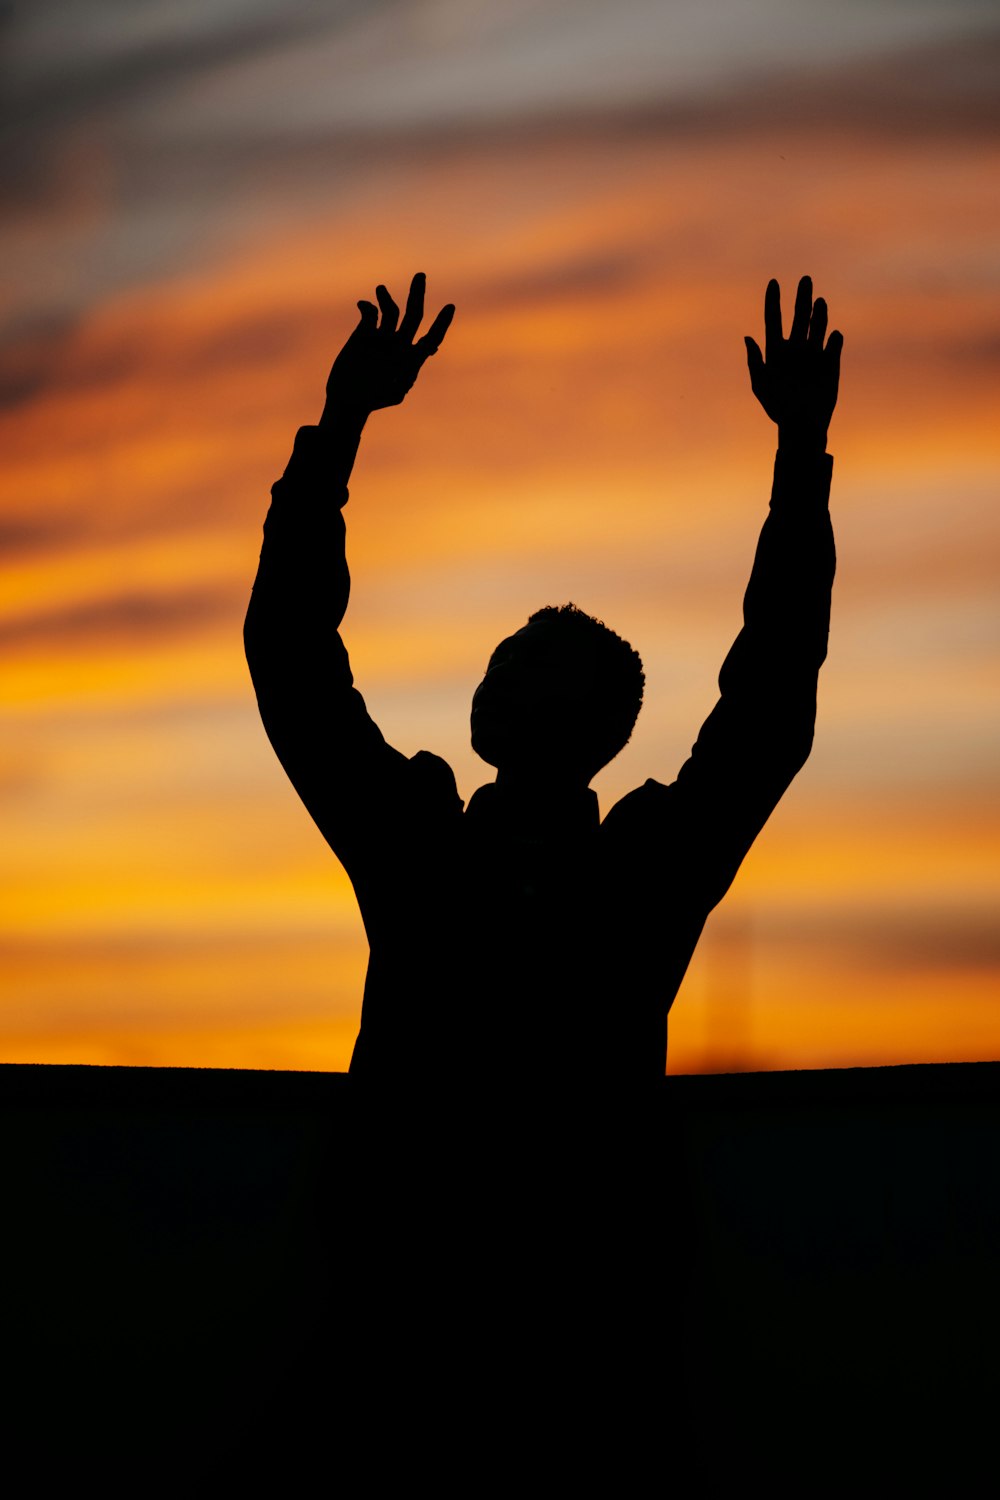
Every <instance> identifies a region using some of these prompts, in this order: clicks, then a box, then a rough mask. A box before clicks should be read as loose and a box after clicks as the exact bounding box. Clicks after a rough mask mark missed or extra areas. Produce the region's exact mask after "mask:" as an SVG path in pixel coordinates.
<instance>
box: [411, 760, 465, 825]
mask: <svg viewBox="0 0 1000 1500" xmlns="http://www.w3.org/2000/svg"><path fill="white" fill-rule="evenodd" d="M406 775H407V779H408V780H409V782H410V784H411V786H413V787H414V788H417V789H419V791H420V793H421V794H422V795H423V796H425V797H427V798H428V799H430V800H433V801H435V802H440V803H441V804H442V805H444V806H445V807H447V808H449V810H450V809H452V808H454V809H456V810H457V811H458V812H461V810H462V808H463V806H464V803H463V802H462V799H461V797H460V796H459V795H458V783H457V782H456V780H455V773H454V771H453V770H452V768H451V766H450V765H449V764H448V762H447V761H446V760H445V759H444V758H443V756H440V755H433V754H432V753H431V751H430V750H418V751H417V753H416V755H411V756H410V758H409V760H408V761H407V762H406Z"/></svg>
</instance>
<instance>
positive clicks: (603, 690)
mask: <svg viewBox="0 0 1000 1500" xmlns="http://www.w3.org/2000/svg"><path fill="white" fill-rule="evenodd" d="M538 620H542V621H544V622H545V623H546V624H553V625H556V626H558V628H559V629H560V630H562V631H565V635H566V640H567V644H569V643H570V642H572V644H573V647H574V648H575V649H577V650H578V651H580V653H581V654H582V655H584V656H586V657H587V658H588V661H589V664H590V670H591V672H592V674H593V675H592V682H593V687H594V707H595V714H594V726H593V728H594V737H593V741H592V744H591V747H590V748H591V752H592V756H593V759H594V761H595V762H596V769H597V770H599V769H600V768H601V767H602V766H606V765H607V763H608V761H610V760H613V759H614V758H615V756H616V755H617V754H618V752H619V750H622V749H624V747H625V746H626V745H627V744H628V742H629V739H630V738H631V736H632V730H633V729H634V728H635V721H636V719H637V718H638V717H639V710H640V708H641V707H642V693H643V688H644V687H645V683H646V677H645V674H644V672H643V670H642V658H641V657H640V655H639V653H638V651H636V650H634V649H633V647H632V646H630V645H629V643H628V641H625V640H622V638H621V636H620V635H616V634H615V632H614V631H613V630H611V629H610V628H609V626H607V625H605V623H604V621H603V620H599V619H598V618H597V617H596V615H588V614H586V613H585V611H584V610H582V609H580V608H578V606H577V605H575V604H572V603H571V604H548V605H546V606H545V608H544V609H536V610H535V613H534V614H533V615H529V617H528V624H529V625H533V624H534V623H535V622H536V621H538Z"/></svg>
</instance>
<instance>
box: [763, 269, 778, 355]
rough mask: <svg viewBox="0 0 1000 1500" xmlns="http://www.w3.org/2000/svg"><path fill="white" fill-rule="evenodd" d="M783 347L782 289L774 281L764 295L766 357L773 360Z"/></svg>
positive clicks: (768, 284) (769, 284) (770, 282)
mask: <svg viewBox="0 0 1000 1500" xmlns="http://www.w3.org/2000/svg"><path fill="white" fill-rule="evenodd" d="M780 347H781V288H780V287H779V285H778V283H777V282H776V281H774V280H773V279H772V280H771V281H769V282H768V283H767V291H766V292H765V293H764V355H765V358H767V359H773V358H774V357H775V355H776V353H777V351H778V349H779V348H780Z"/></svg>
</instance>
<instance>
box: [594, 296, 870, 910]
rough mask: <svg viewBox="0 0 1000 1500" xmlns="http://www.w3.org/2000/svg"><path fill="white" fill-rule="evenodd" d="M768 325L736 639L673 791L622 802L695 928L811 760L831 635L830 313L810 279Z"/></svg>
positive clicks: (774, 310)
mask: <svg viewBox="0 0 1000 1500" xmlns="http://www.w3.org/2000/svg"><path fill="white" fill-rule="evenodd" d="M764 327H765V335H766V337H765V352H764V353H762V352H761V350H760V347H759V346H758V344H757V343H756V342H755V340H753V339H752V338H747V339H746V346H747V361H748V364H749V368H750V383H751V387H752V390H753V393H754V395H755V396H756V397H757V399H758V401H759V402H760V403H761V405H762V406H763V408H764V410H765V411H766V412H767V414H768V416H769V417H770V418H771V419H772V421H774V422H776V423H777V426H778V451H777V454H776V457H775V465H774V483H773V487H772V491H771V506H770V512H769V514H768V517H767V519H766V520H765V522H764V526H763V529H762V531H761V534H760V540H759V542H758V545H757V553H756V557H755V559H754V565H753V570H752V572H751V575H750V582H749V584H748V586H747V591H746V595H745V598H744V606H743V616H744V624H743V629H742V630H741V631H740V633H739V635H738V636H737V638H736V641H735V642H734V644H733V646H732V649H731V650H730V652H729V654H728V656H727V657H726V660H725V662H724V663H723V666H722V670H721V672H720V674H719V690H720V696H719V700H718V702H717V703H716V705H715V708H714V709H713V710H712V712H711V713H710V714H709V716H708V718H707V719H706V721H705V723H704V725H703V726H702V729H701V732H700V734H699V735H698V740H697V742H696V744H695V746H694V748H693V750H692V752H691V756H690V758H689V759H688V760H687V761H686V762H685V764H684V765H683V767H682V768H681V770H680V773H679V775H678V777H677V780H676V781H675V782H674V783H673V785H672V786H669V787H667V786H659V785H658V784H657V783H655V782H654V783H649V782H647V784H646V787H644V788H640V790H639V792H638V793H633V794H632V796H633V797H635V798H636V799H639V798H640V797H644V798H645V801H644V804H642V806H643V808H644V810H645V812H646V814H647V815H648V814H649V813H651V812H652V813H653V814H654V823H655V824H656V825H657V826H658V828H659V832H660V835H661V836H662V837H663V838H665V839H667V840H668V841H669V844H670V846H671V850H672V852H673V853H674V855H675V856H676V859H677V861H678V867H677V869H676V872H675V874H676V878H677V880H678V891H677V897H678V899H679V900H681V901H682V902H684V901H687V902H690V904H691V908H692V912H694V911H696V910H697V912H698V913H700V915H701V918H702V919H703V917H704V915H705V913H707V911H708V910H710V909H711V907H712V906H714V905H715V904H716V903H717V902H718V901H719V900H721V898H722V897H723V896H724V895H725V893H726V891H727V890H728V888H729V886H730V884H731V882H732V880H733V877H734V875H735V874H736V871H737V870H738V869H739V866H740V863H741V862H742V860H743V858H744V856H745V855H746V853H747V851H748V849H749V848H750V845H751V844H752V843H753V841H754V839H755V838H756V836H757V834H758V833H759V831H760V829H761V828H762V827H763V825H764V823H765V822H766V821H767V819H768V817H769V816H770V814H771V812H772V811H773V810H774V807H775V805H776V804H777V802H778V800H779V798H780V797H781V795H782V793H783V792H784V791H785V789H786V788H787V786H788V784H789V782H790V781H791V780H792V778H793V777H794V776H795V774H796V772H797V771H798V770H799V769H800V768H801V767H802V765H803V764H804V762H805V760H806V758H807V756H808V754H809V751H810V749H811V747H812V739H813V730H814V726H815V719H816V682H817V676H818V673H819V668H820V666H821V665H822V663H823V660H824V658H825V657H826V649H827V636H828V632H829V625H830V590H831V586H832V583H833V574H834V566H835V555H834V546H833V532H832V529H831V526H830V514H829V509H828V502H829V494H830V476H831V473H832V468H833V460H832V458H831V457H830V456H829V455H828V454H827V451H826V442H827V429H828V427H829V423H830V418H831V417H832V415H833V409H834V406H835V405H836V400H837V389H838V382H839V374H840V353H841V348H842V346H843V339H842V337H841V335H840V334H839V333H837V332H834V333H831V334H830V337H829V339H828V340H827V339H826V329H827V308H826V303H825V302H824V301H823V300H822V298H818V299H817V300H816V303H815V305H814V304H813V300H812V282H811V281H810V279H809V277H807V276H804V277H803V278H802V280H801V281H800V282H799V286H798V292H797V295H796V299H795V312H794V316H793V319H792V326H791V329H790V331H789V336H788V338H787V339H785V338H783V336H782V328H781V303H780V292H779V288H778V283H777V282H776V281H772V282H770V283H769V285H768V288H767V292H766V294H765V300H764ZM824 341H826V342H825V343H824ZM629 801H630V799H629V798H625V799H624V802H623V803H622V804H619V806H622V807H623V808H624V807H625V805H626V804H628V802H629ZM657 804H659V806H658V812H659V816H656V813H655V811H654V809H655V808H656V805H657ZM639 811H640V804H639V803H638V800H637V805H636V812H637V813H639Z"/></svg>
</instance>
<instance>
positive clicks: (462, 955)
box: [245, 275, 843, 1084]
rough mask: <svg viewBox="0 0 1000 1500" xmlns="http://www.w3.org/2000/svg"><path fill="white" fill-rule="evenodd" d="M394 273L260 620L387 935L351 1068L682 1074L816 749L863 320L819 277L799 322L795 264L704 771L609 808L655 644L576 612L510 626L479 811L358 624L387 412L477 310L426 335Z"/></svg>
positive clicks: (288, 728)
mask: <svg viewBox="0 0 1000 1500" xmlns="http://www.w3.org/2000/svg"><path fill="white" fill-rule="evenodd" d="M424 291H425V281H424V277H423V275H417V276H415V277H414V278H413V282H412V285H411V287H410V292H409V296H408V298H407V302H406V307H405V310H404V312H403V316H402V319H400V317H399V309H398V307H397V306H396V304H395V303H394V302H393V300H392V298H391V297H390V295H389V293H388V291H387V290H386V288H385V287H384V286H379V287H378V288H377V292H376V295H377V298H378V306H377V307H376V306H375V304H373V303H371V302H364V301H363V302H359V304H358V307H359V309H360V314H361V317H360V322H359V323H358V326H357V327H356V328H355V330H354V332H353V333H352V334H351V336H350V338H349V339H348V340H347V343H346V344H345V345H344V348H343V349H342V350H341V352H340V354H339V355H338V356H337V358H336V360H335V361H334V364H333V368H332V370H331V372H330V377H329V380H328V382H327V388H326V406H325V409H324V411H323V415H322V417H321V419H320V422H319V425H318V426H315V427H303V428H301V429H300V430H299V432H298V434H297V436H296V439H295V445H294V449H293V453H292V456H291V459H290V461H289V463H288V466H287V468H286V470H285V473H284V476H283V477H282V478H281V479H280V480H279V481H278V482H277V483H276V484H275V485H274V487H273V490H272V503H271V508H270V511H269V513H268V517H267V520H266V522H265V526H264V544H263V548H262V551H261V557H260V567H259V570H258V573H257V579H256V583H255V585H254V590H253V595H252V598H251V601H250V607H249V610H248V613H247V619H246V630H245V640H246V650H247V660H248V662H249V665H250V671H251V675H252V677H253V682H254V687H255V689H256V692H257V699H258V703H259V706H260V712H261V718H262V719H263V723H264V727H265V729H266V731H267V734H268V737H269V738H270V741H271V744H272V745H273V747H274V750H275V752H276V753H277V756H278V759H279V760H280V761H281V764H282V765H283V766H284V768H285V771H286V772H287V774H288V776H289V778H290V780H291V781H292V784H293V785H294V787H295V789H296V791H297V792H298V794H299V796H300V797H301V798H302V801H303V802H304V803H305V805H306V807H307V808H308V810H309V812H310V814H311V815H312V817H313V819H314V820H315V822H316V824H317V826H318V827H319V829H320V831H321V832H322V834H323V836H324V838H325V839H326V840H327V842H328V843H329V844H330V846H331V848H332V849H333V850H334V852H335V853H336V855H337V856H338V858H339V859H340V860H341V861H342V863H343V865H344V867H345V868H346V870H347V873H348V875H349V876H350V878H351V881H352V883H353V885H354V889H355V892H356V894H357V898H358V902H359V905H360V907H361V912H362V915H363V918H364V923H365V929H366V932H367V935H368V941H369V945H370V950H371V951H370V961H369V966H368V975H367V979H366V983H365V992H364V1002H363V1009H362V1016H361V1027H360V1032H359V1035H358V1039H357V1043H356V1045H355V1048H354V1054H353V1058H352V1061H351V1073H352V1074H353V1075H358V1076H361V1077H368V1078H380V1079H385V1080H390V1079H391V1080H397V1081H402V1080H405V1079H406V1078H408V1077H413V1078H416V1077H423V1078H427V1077H432V1078H435V1079H437V1080H440V1081H447V1080H451V1081H453V1082H456V1083H475V1082H476V1081H478V1080H484V1079H489V1078H492V1079H494V1080H500V1079H507V1080H509V1081H511V1082H512V1083H513V1082H515V1081H530V1080H535V1081H536V1082H546V1083H552V1084H557V1083H563V1084H571V1083H572V1082H574V1081H580V1082H592V1081H594V1080H600V1081H602V1082H606V1083H635V1082H639V1081H641V1080H649V1081H651V1080H653V1079H656V1078H659V1077H662V1075H663V1073H664V1069H665V1060H666V1044H667V1013H668V1011H669V1010H670V1006H671V1004H672V1002H673V999H674V996H675V995H676V993H677V989H678V986H679V985H680V982H681V980H682V978H683V976H684V972H685V970H686V968H687V965H688V962H689V960H690V957H691V954H692V952H693V950H694V947H695V944H696V943H697V941H698V938H699V936H700V934H701V931H702V928H703V926H704V923H705V919H706V917H707V916H708V913H709V912H710V911H711V910H712V908H713V907H714V906H715V905H716V904H717V902H718V901H720V900H721V898H722V897H723V896H724V895H725V893H726V891H727V890H728V889H729V886H730V884H731V882H732V880H733V877H734V875H735V874H736V871H737V870H738V868H739V866H740V863H741V861H742V859H743V857H744V855H745V854H746V852H747V850H748V849H749V848H750V845H751V844H752V843H753V841H754V839H755V838H756V836H757V834H758V832H759V831H760V829H761V828H762V827H763V825H764V823H765V822H766V820H767V818H768V816H769V815H770V813H771V811H772V809H773V808H774V807H775V805H776V803H777V802H778V799H779V798H780V797H781V795H782V793H783V792H784V790H785V788H786V787H787V786H788V784H789V782H790V781H791V780H792V778H793V776H794V775H795V773H796V772H797V771H798V770H799V769H800V767H801V766H802V765H803V763H804V762H805V760H806V757H807V756H808V754H809V751H810V748H811V745H812V737H813V728H814V723H815V712H816V681H817V674H818V671H819V667H820V665H821V664H822V662H823V660H824V658H825V655H826V648H827V634H828V628H829V613H830V590H831V585H832V582H833V574H834V547H833V535H832V531H831V527H830V518H829V512H828V499H829V488H830V475H831V469H832V459H831V458H830V456H828V454H827V452H826V443H827V428H828V426H829V422H830V418H831V416H832V414H833V409H834V406H835V404H836V399H837V386H838V378H839V367H840V354H841V348H842V344H843V340H842V338H841V335H840V334H839V333H836V332H834V333H831V334H830V336H829V339H827V337H826V330H827V309H826V304H825V302H824V301H823V300H822V299H821V298H817V299H816V301H815V303H814V302H813V298H812V283H811V281H810V279H809V278H808V277H803V278H802V280H801V281H800V282H799V286H798V292H797V295H796V299H795V310H794V315H793V318H792V324H791V328H790V330H789V335H788V338H787V339H786V338H784V337H783V334H782V321H781V305H780V292H779V288H778V283H777V282H776V281H772V282H770V283H769V285H768V288H767V292H766V294H765V299H764V329H765V346H764V351H763V352H762V351H761V349H760V347H759V346H758V345H757V343H756V342H755V341H754V340H753V339H751V338H747V339H746V347H747V359H748V364H749V369H750V383H751V388H752V390H753V392H754V395H755V396H756V397H757V399H758V401H759V402H760V403H761V405H762V406H763V408H764V410H765V411H766V413H767V415H768V416H769V417H770V418H771V419H772V421H774V422H775V423H776V424H777V427H778V451H777V455H776V459H775V466H774V482H773V488H772V492H771V505H770V513H769V515H768V517H767V519H766V520H765V522H764V526H763V530H762V532H761V535H760V541H759V544H758V547H757V553H756V558H755V560H754V565H753V571H752V573H751V576H750V582H749V585H748V588H747V591H746V596H745V601H744V626H743V629H742V630H741V631H740V633H739V635H738V637H737V639H736V642H735V644H734V645H733V647H732V649H731V651H730V652H729V655H728V656H727V657H726V660H725V662H724V663H723V666H722V670H721V674H720V677H719V688H720V697H719V700H718V702H717V704H716V706H715V708H714V709H713V710H712V712H711V714H710V715H709V717H708V719H707V720H706V722H705V724H704V725H703V726H702V729H701V733H700V734H699V736H698V740H697V743H696V744H695V746H694V749H693V750H692V753H691V756H690V758H689V759H688V760H687V761H686V763H685V764H684V765H683V766H682V767H681V770H680V772H679V773H678V776H677V779H676V781H674V782H673V783H672V784H671V785H669V786H667V785H663V784H661V783H660V782H658V781H653V780H649V781H646V782H645V784H644V785H643V786H641V787H639V788H638V789H637V790H635V791H633V792H631V793H629V794H628V795H627V796H626V797H623V798H622V799H621V801H619V802H618V803H617V804H616V805H615V806H614V807H613V808H612V809H611V810H610V812H609V813H608V815H607V816H606V817H605V819H604V820H603V822H602V821H601V818H600V814H599V811H598V804H597V797H596V795H595V793H594V792H593V791H591V790H590V781H591V779H592V778H593V777H594V775H595V774H596V773H597V771H599V770H600V769H601V767H602V766H604V765H606V764H607V762H608V761H610V760H611V759H612V758H613V757H614V756H615V755H616V754H617V753H618V751H619V750H620V749H621V748H622V747H623V746H624V745H625V743H626V742H627V741H628V739H629V736H630V734H631V732H632V727H633V725H634V723H635V719H636V716H637V714H638V712H639V707H640V704H641V701H642V690H643V675H642V665H641V662H640V660H639V657H638V655H637V654H636V653H635V652H634V651H633V650H632V648H631V647H630V646H629V645H628V644H627V643H626V642H625V641H622V640H621V639H620V638H619V637H618V636H616V635H615V634H614V633H613V632H612V631H610V630H608V629H607V628H606V627H605V626H604V625H603V624H602V623H601V622H599V621H597V620H595V619H593V618H591V617H590V616H588V615H585V614H583V613H582V612H581V611H580V610H578V609H576V607H575V606H574V605H564V606H562V607H560V608H554V607H549V608H547V609H543V610H540V611H539V612H538V613H537V614H535V615H532V617H531V618H530V619H529V621H528V623H527V624H526V625H524V626H522V627H521V628H520V629H519V630H515V631H514V632H513V634H512V635H510V636H509V637H508V638H507V639H506V640H504V641H502V642H501V643H500V645H499V646H498V647H497V648H496V650H495V651H494V653H493V655H492V656H491V657H490V660H489V665H488V667H487V670H486V674H485V676H484V678H483V681H482V682H481V683H480V685H479V687H478V688H477V689H476V692H475V694H474V696H473V700H472V718H471V728H472V746H473V748H474V750H476V752H477V753H478V754H479V755H480V756H481V757H482V759H483V760H484V761H486V762H487V763H488V764H489V765H491V766H494V767H495V768H496V771H497V776H496V780H495V781H494V782H492V783H491V784H489V785H487V786H483V787H481V788H480V789H479V790H478V791H477V792H476V793H475V795H474V796H473V797H472V798H471V800H470V802H469V805H468V807H467V808H463V803H462V802H461V800H460V799H459V796H458V791H457V788H456V784H455V777H454V774H453V772H452V770H451V768H450V767H449V766H448V765H447V764H446V762H445V761H443V760H441V759H440V758H439V757H437V756H435V755H431V754H429V753H428V752H426V751H423V750H421V751H419V752H418V753H417V754H416V755H414V756H412V757H411V758H410V759H407V758H406V757H405V756H404V755H402V754H401V753H400V752H399V751H398V750H394V749H393V748H392V747H391V746H390V745H388V744H386V742H385V740H384V738H383V736H382V734H381V733H380V731H379V729H378V727H377V726H376V725H375V724H374V723H373V721H372V719H371V718H370V717H369V715H368V713H367V710H366V708H365V704H364V700H363V698H362V697H361V695H360V693H358V692H357V691H356V689H355V688H354V686H353V678H352V676H351V670H350V665H349V662H348V657H347V652H346V650H345V648H344V645H343V642H342V641H341V638H340V635H339V633H338V630H339V626H340V623H341V620H342V619H343V617H344V613H345V610H346V608H347V601H348V592H349V575H348V570H347V562H346V557H345V528H344V520H343V516H342V507H343V505H344V503H345V502H346V500H347V483H348V479H349V477H350V473H351V468H352V465H353V463H354V459H355V456H356V454H357V450H358V444H359V442H360V438H361V432H362V429H363V427H364V425H365V422H366V421H367V419H368V417H369V416H370V415H371V413H372V412H373V411H378V410H380V409H382V408H383V407H389V406H397V405H399V404H400V402H401V401H402V400H403V399H404V398H405V396H406V395H407V393H408V392H409V390H410V388H411V387H412V386H413V384H414V382H415V380H416V379H417V376H418V374H419V372H420V369H421V367H422V365H423V364H424V362H425V360H426V359H427V358H428V357H429V356H430V355H432V354H434V353H436V352H437V349H438V347H439V346H440V344H441V342H442V340H443V339H444V336H445V334H446V332H447V330H448V327H449V325H450V323H451V320H452V317H453V314H454V308H453V307H452V306H450V305H449V306H447V307H445V308H443V309H442V311H441V312H440V313H438V315H437V317H436V318H435V319H434V321H433V322H432V324H431V326H430V328H429V330H428V332H426V333H425V334H424V335H423V337H417V334H418V330H419V328H420V324H421V321H422V319H423V314H424Z"/></svg>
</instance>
